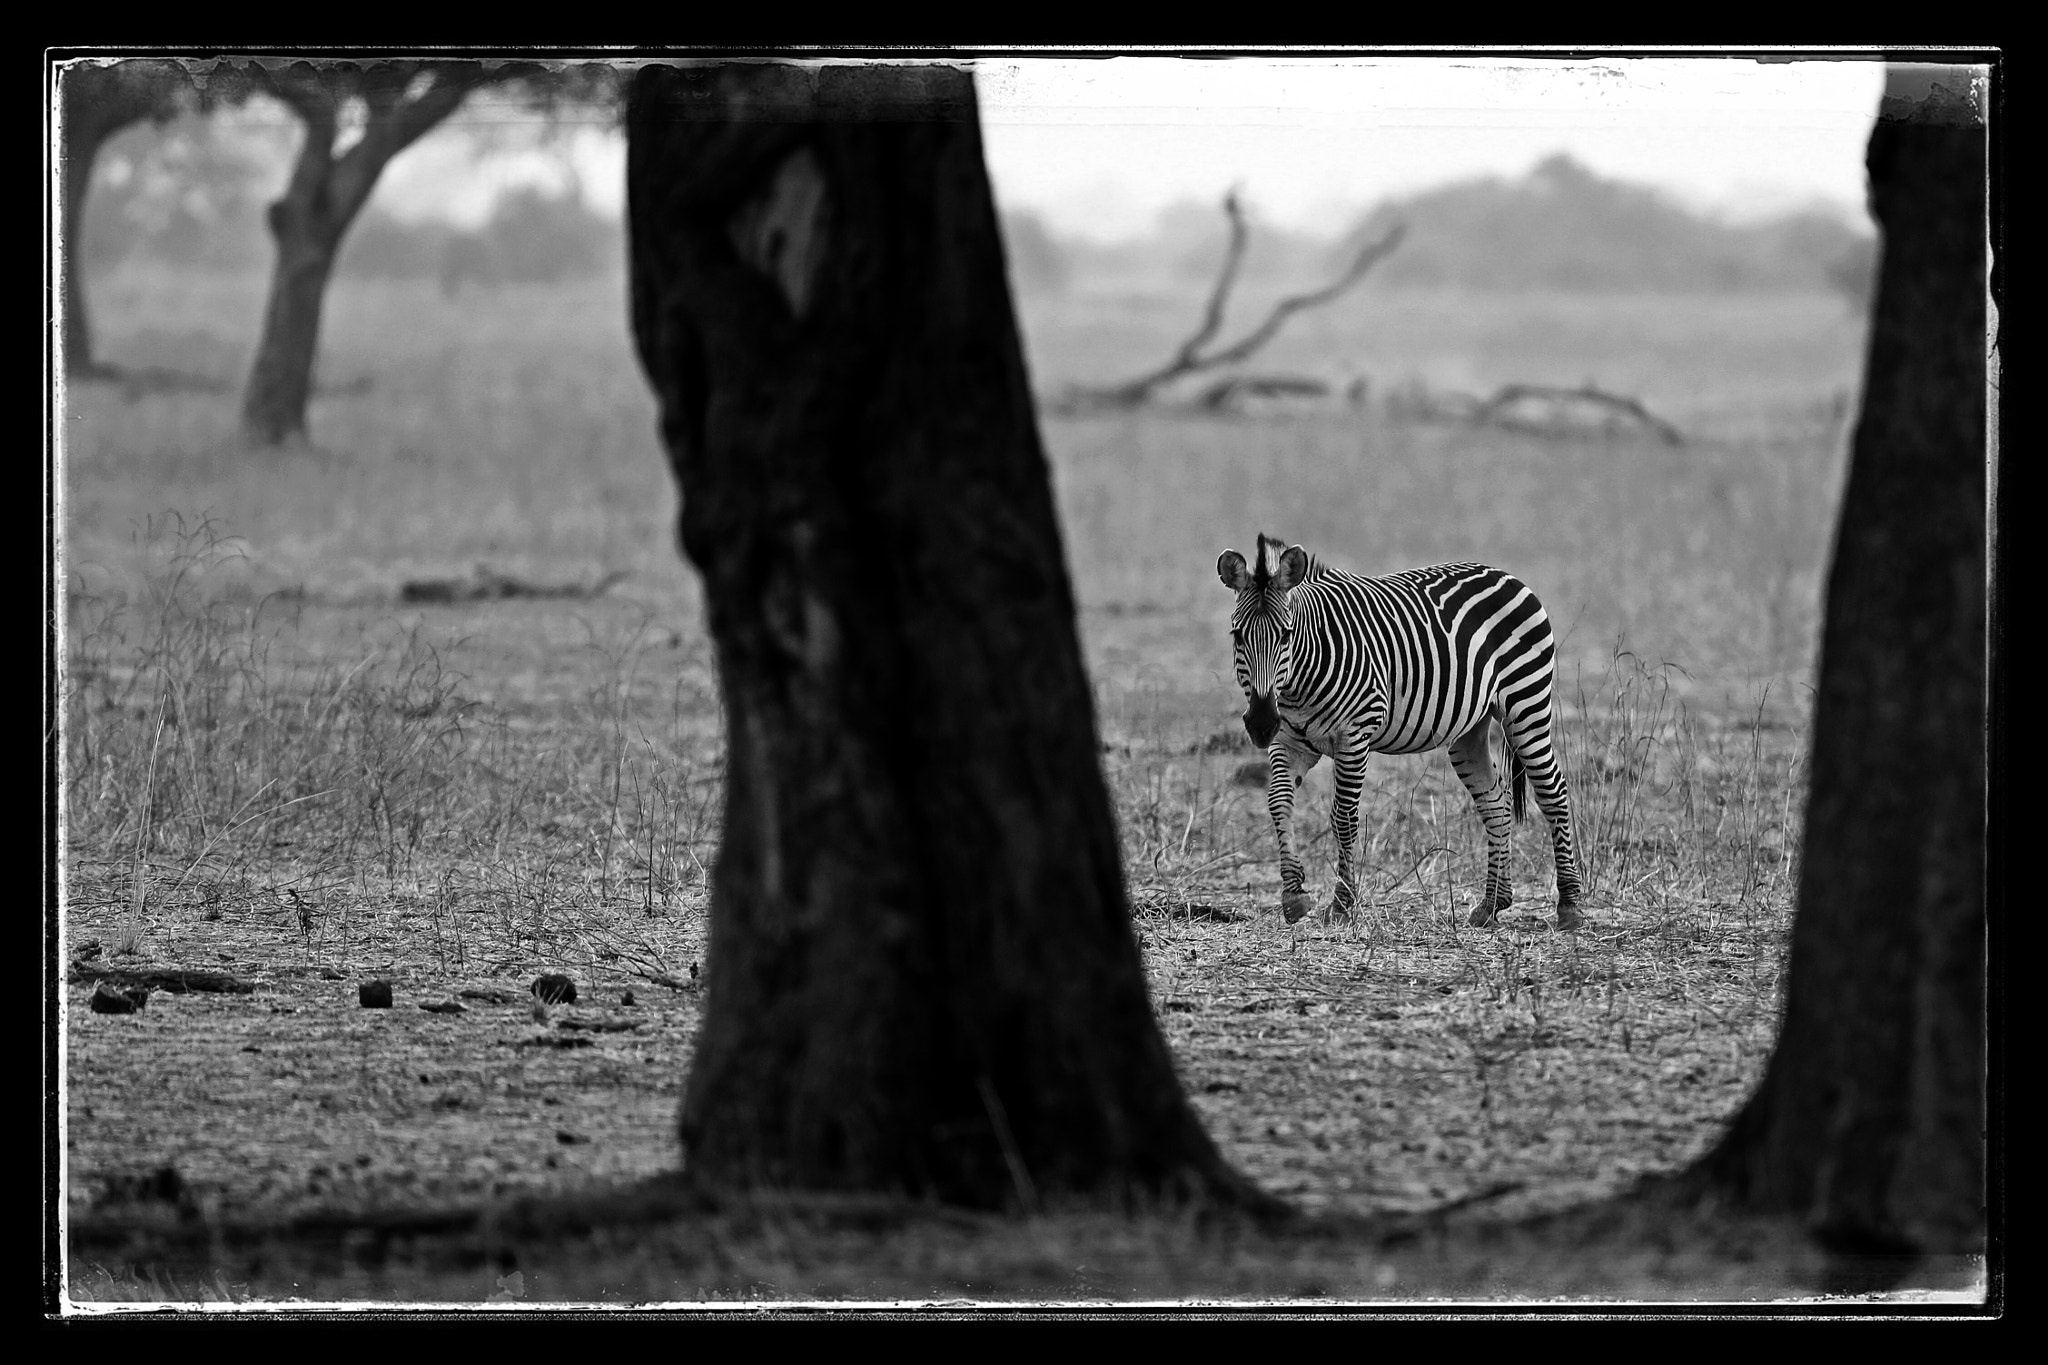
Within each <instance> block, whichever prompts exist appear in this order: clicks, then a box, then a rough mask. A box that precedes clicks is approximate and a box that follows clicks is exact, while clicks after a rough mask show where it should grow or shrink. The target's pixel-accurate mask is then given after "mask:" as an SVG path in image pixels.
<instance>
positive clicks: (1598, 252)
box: [1330, 153, 1871, 291]
mask: <svg viewBox="0 0 2048 1365" xmlns="http://www.w3.org/2000/svg"><path fill="white" fill-rule="evenodd" d="M1394 219H1400V220H1402V221H1405V222H1406V223H1407V224H1408V225H1409V233H1408V238H1407V240H1406V241H1405V242H1404V243H1403V244H1402V246H1401V249H1400V250H1399V251H1397V252H1396V253H1395V254H1394V255H1393V256H1391V257H1389V258H1388V259H1387V262H1386V264H1385V265H1384V266H1382V267H1381V268H1380V274H1381V277H1382V278H1384V279H1385V280H1386V281H1388V282H1389V283H1396V284H1413V285H1462V286H1466V287H1470V288H1485V289H1566V290H1632V289H1697V290H1708V291H1723V290H1726V291H1743V290H1770V289H1801V290H1817V289H1826V288H1840V287H1841V285H1840V284H1839V283H1838V282H1837V281H1836V279H1835V277H1834V274H1833V270H1834V266H1835V263H1836V262H1838V261H1840V260H1842V259H1843V258H1844V257H1845V256H1850V255H1853V254H1854V253H1855V252H1857V251H1859V250H1864V251H1867V250H1868V249H1869V244H1870V241H1871V238H1870V236H1869V234H1867V233H1861V232H1858V231H1857V230H1856V229H1855V228H1854V227H1853V226H1851V225H1850V224H1849V223H1847V222H1846V221H1844V220H1843V219H1841V218H1839V217H1837V216H1835V215H1833V214H1831V213H1826V212H1804V213H1795V214H1788V215H1785V216H1782V217H1779V218H1774V219H1771V220H1769V221H1766V222H1761V223H1755V224H1748V225H1740V226H1738V225H1734V224H1729V223H1724V222H1720V221H1717V220H1715V219H1712V218H1707V217H1702V216H1701V215H1699V214H1696V213H1693V212H1691V211H1690V210H1688V209H1686V208H1685V207H1684V206H1683V205H1680V204H1678V203H1676V202H1674V201H1672V200H1670V199H1668V198H1666V197H1665V196H1664V195H1663V194H1662V193H1660V192H1658V191H1657V190H1654V189H1652V188H1650V187H1648V186H1644V185H1636V184H1630V183H1628V182H1626V181H1621V180H1609V179H1606V178H1604V177H1602V176H1600V175H1598V174H1596V173H1595V172H1593V171H1592V170H1590V169H1588V168H1587V167H1585V166H1583V165H1581V164H1579V163H1578V162H1576V161H1574V160H1572V158H1570V157H1569V156H1565V155H1563V154H1562V153H1560V154H1558V155H1556V156H1552V157H1548V158H1546V159H1545V160H1544V161H1542V162H1540V163H1539V164H1538V165H1537V166H1536V167H1535V168H1534V169H1533V170H1531V171H1530V172H1529V174H1528V175H1527V176H1526V177H1524V178H1523V179H1521V180H1518V181H1504V180H1501V179H1498V178H1493V177H1489V178H1487V179H1483V180H1468V181H1463V182H1460V183H1458V184H1455V185H1447V186H1444V187H1443V188H1441V189H1436V190H1430V191H1426V192H1424V193H1422V194H1418V195H1414V196H1412V197H1410V198H1408V199H1406V200H1403V201H1399V202H1396V203H1390V204H1386V205H1382V206H1381V207H1380V208H1378V209H1375V210H1374V211H1373V212H1372V213H1371V214H1369V215H1368V216H1367V217H1366V218H1365V219H1364V220H1363V221H1361V222H1360V223H1359V224H1358V225H1357V226H1356V227H1354V228H1353V229H1352V230H1351V231H1350V232H1349V233H1347V234H1346V235H1345V237H1344V238H1343V240H1342V241H1341V242H1340V243H1339V245H1338V246H1337V248H1336V249H1335V250H1333V251H1332V252H1331V253H1330V255H1331V259H1332V260H1333V261H1341V260H1347V259H1349V258H1350V256H1351V255H1353V254H1354V253H1355V252H1356V251H1357V250H1358V248H1359V247H1360V246H1361V245H1363V244H1364V243H1365V242H1366V241H1368V240H1370V239H1372V238H1375V237H1377V236H1378V235H1379V234H1380V233H1381V232H1383V231H1385V229H1386V226H1387V224H1388V223H1389V222H1391V221H1392V220H1394Z"/></svg>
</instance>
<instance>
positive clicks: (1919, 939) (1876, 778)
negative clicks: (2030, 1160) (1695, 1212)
mask: <svg viewBox="0 0 2048 1365" xmlns="http://www.w3.org/2000/svg"><path fill="white" fill-rule="evenodd" d="M1930 76H1931V77H1932V78H1934V80H1936V81H1939V82H1941V83H1942V84H1944V85H1947V86H1948V87H1949V88H1948V89H1947V90H1943V89H1941V88H1939V87H1938V86H1935V85H1932V84H1930V79H1929V78H1930ZM1968 79H1969V78H1968V76H1967V75H1966V74H1965V73H1964V72H1963V71H1962V70H1960V69H1956V68H1947V69H1944V68H1933V67H1919V68H1910V67H1909V68H1897V67H1895V68H1893V70H1892V72H1891V75H1890V79H1889V81H1888V84H1887V89H1886V93H1885V99H1884V104H1883V107H1882V110H1881V112H1880V115H1879V118H1878V121H1877V126H1876V129H1875V131H1874V132H1873V133H1872V134H1871V139H1870V153H1869V160H1868V164H1869V169H1870V184H1871V196H1872V204H1873V208H1874V211H1875V214H1876V217H1877V220H1878V223H1879V226H1880V228H1881V229H1882V232H1883V237H1884V254H1883V262H1882V267H1881V270H1882V273H1881V275H1880V277H1879V284H1878V297H1877V309H1876V313H1875V315H1874V317H1873V319H1872V324H1871V336H1870V351H1869V359H1868V365H1867V367H1866V374H1865V378H1864V384H1863V414H1862V419H1861V421H1860V422H1859V423H1858V425H1857V429H1856V437H1855V444H1854V449H1853V453H1852V459H1851V464H1850V469H1849V480H1848V488H1847V491H1846V493H1845V494H1844V497H1843V503H1842V516H1841V525H1840V529H1839V531H1838V532H1837V535H1836V543H1835V559H1834V567H1833V570H1832V572H1831V574H1830V576H1829V580H1828V590H1827V616H1826V625H1825V628H1824V633H1823V635H1822V640H1821V656H1820V690H1819V696H1818V698H1817V699H1816V702H1815V709H1814V724H1813V758H1812V789H1811V794H1810V796H1809V798H1808V803H1807V810H1806V843H1805V855H1804V861H1803V865H1802V869H1801V873H1800V879H1799V909H1798V915H1797V918H1796V920H1795V922H1794V925H1793V934H1792V957H1791V964H1790V968H1789V975H1788V979H1787V982H1786V992H1785V1017H1784V1022H1783V1025H1782V1027H1781V1030H1780V1033H1779V1038H1778V1048H1777V1051H1776V1053H1775V1054H1774V1055H1773V1057H1772V1058H1771V1063H1770V1067H1769V1069H1768V1071H1767V1072H1766V1074H1765V1076H1764V1079H1763V1083H1762V1085H1761V1086H1760V1087H1759V1088H1758V1090H1757V1092H1756V1094H1755V1095H1754V1096H1753V1097H1752V1098H1751V1100H1750V1101H1749V1104H1748V1106H1747V1107H1746V1108H1745V1109H1744V1110H1743V1111H1742V1112H1741V1114H1740V1115H1739V1116H1738V1117H1737V1118H1736V1120H1735V1123H1734V1124H1733V1126H1732V1127H1731V1129H1730V1131H1729V1132H1728V1133H1727V1135H1726V1136H1725V1137H1724V1139H1723V1140H1722V1142H1721V1144H1720V1146H1719V1147H1718V1148H1717V1149H1716V1150H1715V1151H1713V1152H1712V1153H1710V1154H1709V1155H1708V1156H1707V1157H1706V1158H1705V1159H1704V1160H1703V1161H1702V1163H1701V1164H1700V1166H1699V1167H1698V1168H1697V1170H1696V1172H1695V1174H1696V1176H1697V1177H1699V1178H1701V1179H1702V1180H1703V1183H1704V1184H1705V1185H1706V1186H1707V1187H1708V1188H1713V1189H1718V1190H1720V1191H1721V1192H1723V1193H1724V1194H1726V1195H1728V1196H1731V1197H1732V1198H1733V1200H1734V1201H1735V1202H1736V1203H1737V1204H1739V1205H1741V1206H1743V1207H1747V1208H1750V1209H1754V1210H1757V1211H1761V1212H1773V1213H1785V1214H1791V1215H1793V1216H1795V1217H1798V1218H1801V1219H1803V1220H1804V1221H1805V1222H1806V1223H1807V1224H1808V1225H1809V1226H1810V1227H1811V1228H1812V1229H1813V1230H1814V1232H1815V1233H1816V1235H1817V1236H1818V1237H1819V1238H1820V1239H1821V1241H1822V1242H1823V1243H1824V1244H1826V1245H1829V1246H1832V1247H1835V1248H1837V1249H1839V1250H1843V1251H1850V1252H1859V1251H1869V1252H1937V1253H1962V1254H1970V1253H1976V1252H1979V1251H1982V1250H1983V1249H1984V1236H1985V1187H1984V1176H1985V1160H1984V1116H1985V1099H1984V1096H1985V1074H1984V1061H1985V1053H1984V1042H1985V1026H1986V1020H1985V970H1986V955H1985V918H1984V873H1985V861H1984V839H1985V786H1984V777H1985V766H1984V756H1985V740H1986V732H1985V644H1986V635H1985V537H1984V532H1985V469H1986V460H1987V452H1986V446H1985V435H1986V427H1985V408H1986V397H1985V378H1986V365H1985V344H1986V333H1985V320H1986V304H1985V293H1986V284H1987V276H1986V271H1985V236H1986V224H1985V207H1986V203H1985V166H1986V140H1985V137H1986V129H1985V123H1984V116H1983V113H1982V105H1981V103H1979V104H1972V103H1971V102H1970V101H1969V100H1968V99H1967V98H1965V97H1964V96H1965V94H1966V93H1967V91H1968V85H1967V82H1968ZM1981 98H1982V96H1981V92H1980V94H1979V99H1980V100H1981Z"/></svg>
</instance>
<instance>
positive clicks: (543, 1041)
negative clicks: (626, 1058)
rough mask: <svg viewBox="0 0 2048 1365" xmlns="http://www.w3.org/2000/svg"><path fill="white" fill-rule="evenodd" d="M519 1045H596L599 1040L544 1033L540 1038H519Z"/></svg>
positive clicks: (560, 1046)
mask: <svg viewBox="0 0 2048 1365" xmlns="http://www.w3.org/2000/svg"><path fill="white" fill-rule="evenodd" d="M518 1046H520V1047H559V1048H574V1047H596V1046H597V1041H596V1040H595V1039H593V1038H583V1037H579V1036H577V1035H575V1034H568V1033H543V1034H541V1035H540V1036H539V1037H538V1038H521V1039H520V1040H519V1043H518Z"/></svg>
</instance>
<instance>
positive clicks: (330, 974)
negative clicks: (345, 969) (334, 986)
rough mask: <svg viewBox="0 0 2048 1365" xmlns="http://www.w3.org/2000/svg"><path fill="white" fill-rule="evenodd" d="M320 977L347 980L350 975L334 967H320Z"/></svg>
mask: <svg viewBox="0 0 2048 1365" xmlns="http://www.w3.org/2000/svg"><path fill="white" fill-rule="evenodd" d="M320 979H321V980H322V981H346V980H348V977H347V976H345V975H344V974H342V973H341V972H337V971H336V970H334V968H332V967H322V968H321V969H320Z"/></svg>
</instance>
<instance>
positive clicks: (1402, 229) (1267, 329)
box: [1194, 223, 1408, 369]
mask: <svg viewBox="0 0 2048 1365" xmlns="http://www.w3.org/2000/svg"><path fill="white" fill-rule="evenodd" d="M1407 234H1408V228H1407V226H1406V225H1405V224H1402V223H1396V224H1394V225H1393V226H1392V227H1390V228H1388V229H1387V230H1386V232H1385V233H1384V234H1382V235H1381V237H1380V239H1379V240H1378V241H1376V242H1373V243H1371V244H1369V245H1368V246H1367V247H1366V248H1365V249H1364V250H1363V251H1361V252H1359V253H1358V257H1357V259H1356V260H1354V261H1352V262H1351V268H1350V269H1349V270H1346V271H1345V272H1344V273H1343V274H1342V275H1340V276H1339V277H1338V278H1337V279H1336V280H1335V281H1333V282H1332V283H1331V284H1329V285H1327V286H1325V287H1324V288H1321V289H1317V290H1314V291H1312V292H1310V293H1307V294H1296V295H1294V296H1293V297H1292V298H1285V299H1282V300H1280V302H1278V303H1276V304H1274V305H1273V311H1272V312H1271V313H1269V314H1268V315H1267V317H1266V320H1265V321H1264V322H1262V323H1260V324H1259V325H1258V326H1257V327H1256V328H1254V329H1253V330H1252V332H1251V334H1250V335H1248V336H1247V337H1245V339H1244V340H1242V341H1240V342H1238V343H1237V344H1236V345H1235V346H1232V347H1229V348H1228V349H1226V350H1222V351H1218V352H1217V353H1216V354H1215V355H1212V356H1205V357H1203V358H1202V360H1201V361H1200V362H1198V363H1197V364H1196V365H1195V366H1194V368H1196V369H1210V368H1213V367H1214V366H1217V365H1231V364H1235V363H1236V362H1238V361H1240V360H1243V359H1244V358H1245V357H1246V356H1248V355H1250V354H1251V353H1252V352H1253V351H1256V350H1258V349H1259V347H1261V346H1263V345H1265V344H1266V343H1267V342H1269V341H1271V340H1272V339H1273V337H1274V334H1275V333H1277V332H1278V331H1279V330H1280V327H1281V324H1283V323H1285V322H1286V321H1287V319H1288V318H1290V317H1292V316H1294V314H1296V313H1298V312H1300V311H1301V310H1303V309H1304V308H1316V307H1320V306H1321V305H1323V304H1325V303H1328V302H1329V301H1330V300H1331V299H1334V298H1336V297H1337V296H1338V295H1339V294H1341V293H1343V292H1344V291H1345V290H1347V289H1349V288H1350V287H1351V286H1352V285H1354V284H1357V283H1358V282H1359V281H1360V280H1362V279H1364V278H1365V272H1366V271H1368V270H1370V269H1372V268H1373V267H1374V266H1375V265H1377V264H1379V262H1380V261H1381V260H1382V259H1384V258H1385V257H1386V256H1387V255H1389V254H1390V253H1391V252H1392V251H1393V250H1394V248H1395V247H1397V246H1399V245H1401V239H1402V238H1403V237H1405V236H1406V235H1407Z"/></svg>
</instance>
